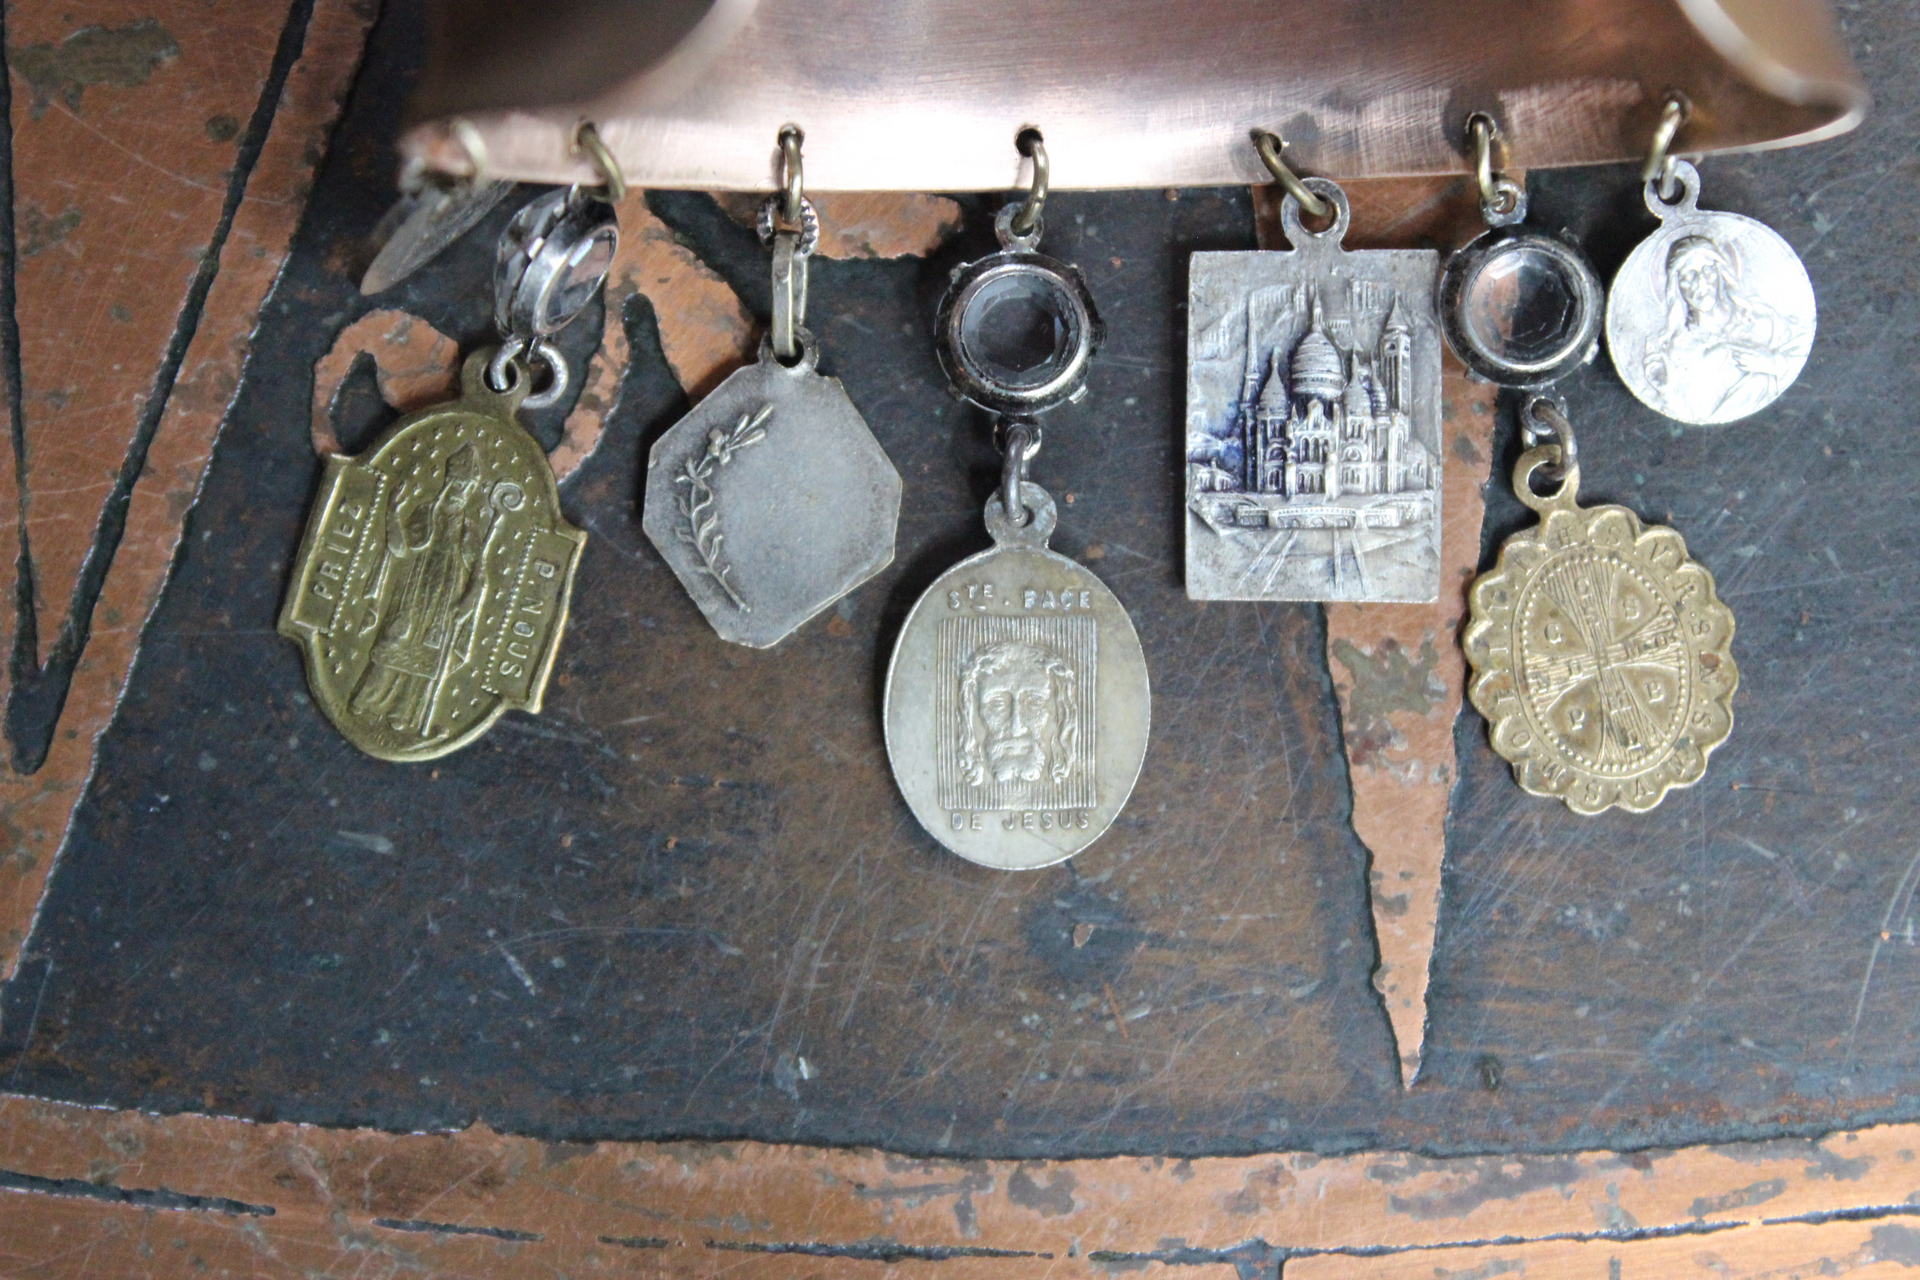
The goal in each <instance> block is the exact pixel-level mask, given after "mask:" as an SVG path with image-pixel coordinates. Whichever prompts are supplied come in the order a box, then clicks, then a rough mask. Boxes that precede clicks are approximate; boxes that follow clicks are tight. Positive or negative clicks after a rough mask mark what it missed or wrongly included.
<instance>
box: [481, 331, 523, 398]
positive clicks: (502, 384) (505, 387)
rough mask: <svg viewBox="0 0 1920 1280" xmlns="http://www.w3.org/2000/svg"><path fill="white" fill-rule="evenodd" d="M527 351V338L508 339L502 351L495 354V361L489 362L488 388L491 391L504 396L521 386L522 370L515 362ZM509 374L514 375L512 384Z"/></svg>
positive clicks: (503, 344)
mask: <svg viewBox="0 0 1920 1280" xmlns="http://www.w3.org/2000/svg"><path fill="white" fill-rule="evenodd" d="M526 349H527V340H526V339H525V338H508V339H507V340H506V341H505V342H502V343H501V344H500V349H499V350H498V351H496V352H494V353H493V359H491V360H489V361H488V362H487V386H488V387H489V388H490V389H492V390H494V391H498V392H501V393H503V394H504V393H505V392H508V391H511V390H513V389H514V388H515V387H517V386H519V385H520V376H521V375H520V369H519V367H518V366H516V365H515V364H514V361H515V360H516V359H518V358H519V356H520V354H521V353H522V352H524V351H525V350H526ZM509 373H511V374H513V380H512V381H511V382H509V381H508V380H507V375H508V374H509Z"/></svg>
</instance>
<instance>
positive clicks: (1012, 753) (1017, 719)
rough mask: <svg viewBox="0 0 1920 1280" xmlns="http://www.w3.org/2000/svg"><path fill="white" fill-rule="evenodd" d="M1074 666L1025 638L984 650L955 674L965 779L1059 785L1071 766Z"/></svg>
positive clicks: (962, 766) (975, 781) (977, 782)
mask: <svg viewBox="0 0 1920 1280" xmlns="http://www.w3.org/2000/svg"><path fill="white" fill-rule="evenodd" d="M1073 680H1074V673H1073V668H1072V667H1070V666H1069V665H1067V663H1066V661H1065V660H1064V659H1063V658H1061V657H1060V656H1059V655H1058V654H1057V653H1055V652H1053V651H1052V650H1051V649H1048V648H1045V647H1044V646H1041V645H1037V644H1032V643H1029V642H1027V641H1024V640H1006V641H1002V642H1001V643H999V644H993V645H988V646H987V647H985V648H983V649H981V650H979V651H978V652H976V653H975V654H974V655H973V656H972V657H971V658H969V659H968V660H967V663H966V666H965V667H964V668H963V670H962V671H961V676H960V702H961V711H962V715H963V718H964V724H963V726H962V732H961V742H960V767H961V769H962V771H963V772H964V773H965V774H966V777H967V781H968V782H969V783H970V784H972V785H974V786H981V785H984V784H985V783H986V781H987V779H988V776H989V775H991V777H992V780H993V781H995V782H1010V783H1036V782H1041V781H1048V780H1050V781H1053V782H1060V781H1063V780H1064V779H1065V778H1066V776H1067V775H1068V773H1070V772H1071V771H1072V768H1073V747H1074V743H1073V732H1074V731H1073V720H1074V716H1073V711H1074V690H1073Z"/></svg>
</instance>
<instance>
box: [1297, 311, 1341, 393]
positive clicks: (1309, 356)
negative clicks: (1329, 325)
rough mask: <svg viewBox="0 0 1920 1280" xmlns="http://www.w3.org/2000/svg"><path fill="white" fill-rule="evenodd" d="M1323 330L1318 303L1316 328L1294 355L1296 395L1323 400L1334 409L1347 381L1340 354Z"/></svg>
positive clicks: (1314, 327)
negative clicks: (1332, 405)
mask: <svg viewBox="0 0 1920 1280" xmlns="http://www.w3.org/2000/svg"><path fill="white" fill-rule="evenodd" d="M1320 326H1321V320H1320V306H1319V304H1318V303H1315V304H1314V308H1313V328H1312V330H1311V331H1310V332H1309V333H1308V334H1307V336H1306V337H1304V338H1302V339H1300V345H1299V346H1298V347H1296V348H1295V349H1294V352H1293V394H1294V396H1295V397H1296V398H1298V399H1302V400H1323V401H1325V402H1326V403H1327V404H1329V405H1331V404H1333V403H1334V402H1335V401H1336V400H1338V399H1339V398H1340V393H1341V392H1342V391H1344V390H1346V387H1347V379H1346V373H1345V371H1344V370H1343V369H1342V368H1341V367H1340V366H1341V363H1342V361H1341V359H1340V352H1339V350H1338V349H1337V348H1336V347H1335V346H1334V345H1333V340H1332V339H1331V338H1329V337H1327V335H1326V334H1325V333H1323V332H1322V331H1321V327H1320Z"/></svg>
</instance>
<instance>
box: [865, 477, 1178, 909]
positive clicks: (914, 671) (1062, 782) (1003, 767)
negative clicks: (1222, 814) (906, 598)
mask: <svg viewBox="0 0 1920 1280" xmlns="http://www.w3.org/2000/svg"><path fill="white" fill-rule="evenodd" d="M1021 495H1022V497H1023V499H1024V501H1025V505H1026V506H1027V508H1028V510H1029V511H1030V512H1031V513H1032V518H1031V519H1030V520H1028V521H1027V523H1026V524H1025V525H1022V526H1016V525H1014V524H1013V522H1012V521H1011V520H1009V519H1008V518H1007V513H1006V507H1005V505H1004V504H1003V502H1002V500H1001V496H1000V494H999V493H998V492H996V493H995V494H994V496H993V497H992V498H991V499H989V500H988V502H987V509H986V523H987V532H988V533H990V534H992V535H993V541H994V546H993V549H992V550H990V551H983V552H981V553H980V554H979V555H977V556H971V557H969V558H968V559H965V560H962V561H961V562H960V563H959V564H957V565H955V566H953V568H951V569H949V570H947V572H946V573H944V574H942V575H941V576H940V578H939V579H938V580H937V581H935V582H934V584H933V585H932V586H931V587H929V588H927V591H926V594H924V595H922V596H921V597H920V599H919V601H918V602H917V603H915V605H914V606H913V612H912V613H910V614H908V615H907V622H906V625H905V626H904V627H903V628H901V631H900V640H899V642H898V643H897V644H896V645H895V646H894V650H893V664H892V666H891V667H890V668H889V670H888V672H887V700H886V712H885V718H886V734H887V755H888V757H889V759H890V760H891V761H892V763H893V775H894V778H895V779H896V780H897V781H898V783H899V785H900V792H901V794H902V795H903V796H905V797H906V801H907V806H908V807H909V808H911V809H912V810H913V815H914V817H916V818H918V819H919V820H920V823H921V825H922V826H924V827H926V829H927V830H928V831H930V832H932V833H933V835H934V837H935V838H936V839H937V840H939V841H940V843H941V844H944V845H945V846H946V847H947V848H949V849H951V850H953V851H954V852H955V853H957V854H959V855H960V856H961V857H963V858H965V859H967V860H968V861H970V862H977V863H979V864H981V865H982V866H987V867H998V868H1001V869H1003V870H1009V871H1014V870H1025V869H1029V868H1034V867H1047V866H1052V865H1053V864H1054V863H1056V862H1063V861H1065V860H1066V859H1068V858H1071V857H1072V856H1073V855H1074V854H1076V853H1078V852H1080V851H1081V850H1082V849H1084V848H1086V847H1087V846H1088V845H1090V844H1092V843H1093V842H1094V841H1095V840H1097V839H1099V837H1100V835H1101V833H1102V832H1104V831H1105V830H1106V829H1107V828H1108V827H1109V826H1110V825H1112V823H1113V820H1114V819H1115V818H1116V817H1118V816H1119V813H1120V810H1121V809H1122V808H1123V807H1125V805H1126V803H1127V797H1128V796H1129V795H1130V794H1131V793H1132V791H1133V784H1134V780H1135V779H1136V778H1138V777H1139V775H1140V763H1141V761H1142V759H1143V758H1144V757H1145V756H1146V751H1147V727H1148V719H1149V715H1150V703H1149V691H1148V686H1147V661H1146V655H1145V654H1144V653H1143V652H1142V651H1141V648H1140V638H1139V636H1137V635H1136V634H1135V633H1134V630H1133V623H1132V621H1131V620H1130V619H1129V618H1128V617H1127V611H1126V609H1125V608H1124V607H1123V606H1122V605H1121V604H1120V601H1119V600H1118V599H1116V598H1115V597H1114V594H1113V593H1112V592H1111V591H1109V590H1107V588H1106V586H1105V584H1103V583H1102V582H1101V581H1100V579H1098V578H1096V577H1095V576H1094V575H1093V574H1092V573H1090V572H1089V571H1088V570H1086V569H1085V568H1083V567H1082V566H1080V565H1079V564H1076V563H1075V562H1074V561H1072V560H1069V559H1067V557H1065V556H1063V555H1059V554H1057V553H1055V552H1053V551H1050V550H1048V549H1047V539H1048V537H1049V536H1050V535H1051V534H1052V532H1053V529H1054V525H1055V523H1056V521H1057V520H1058V512H1057V510H1056V509H1055V507H1054V503H1053V499H1052V497H1051V496H1049V495H1048V493H1047V491H1046V490H1045V489H1043V488H1041V487H1040V486H1039V485H1036V484H1033V483H1031V482H1029V483H1026V484H1024V485H1022V488H1021Z"/></svg>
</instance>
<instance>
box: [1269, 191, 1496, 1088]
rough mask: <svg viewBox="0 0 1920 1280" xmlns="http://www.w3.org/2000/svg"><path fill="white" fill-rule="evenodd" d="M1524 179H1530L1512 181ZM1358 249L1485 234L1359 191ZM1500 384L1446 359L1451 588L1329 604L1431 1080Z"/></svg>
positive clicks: (1360, 830) (1470, 215)
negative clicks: (1437, 977) (1430, 1037)
mask: <svg viewBox="0 0 1920 1280" xmlns="http://www.w3.org/2000/svg"><path fill="white" fill-rule="evenodd" d="M1511 176H1512V177H1514V178H1515V180H1524V177H1523V175H1520V174H1517V173H1516V174H1513V175H1511ZM1278 192H1279V188H1278V187H1277V186H1267V187H1261V188H1257V189H1256V190H1255V191H1254V220H1255V226H1256V228H1257V231H1258V234H1259V237H1260V244H1261V247H1263V248H1281V247H1284V238H1283V236H1282V234H1281V231H1280V221H1279V216H1278V213H1279V204H1278V200H1277V195H1278ZM1348 199H1349V202H1350V204H1351V207H1352V210H1353V224H1352V227H1351V228H1350V229H1349V231H1348V232H1347V244H1348V245H1349V246H1350V247H1352V248H1359V249H1365V248H1395V247H1401V246H1406V245H1422V246H1432V247H1435V248H1438V249H1440V250H1441V251H1442V252H1450V251H1452V250H1453V249H1455V248H1458V247H1459V246H1460V245H1461V244H1464V243H1465V242H1466V241H1467V240H1468V239H1470V238H1472V237H1473V236H1474V235H1476V234H1478V232H1479V231H1480V230H1482V229H1483V227H1482V225H1481V223H1480V222H1479V219H1478V206H1477V204H1476V203H1475V199H1474V192H1473V189H1472V188H1471V187H1470V186H1469V185H1468V184H1467V183H1466V182H1465V181H1463V180H1454V179H1445V178H1437V179H1406V180H1402V181H1394V182H1362V183H1354V184H1352V189H1351V191H1350V192H1349V195H1348ZM1494 390H1495V389H1494V388H1492V387H1489V386H1485V385H1482V384H1477V383H1474V382H1472V381H1471V380H1470V379H1468V377H1467V376H1466V371H1465V370H1464V369H1463V368H1462V367H1461V365H1460V362H1459V361H1457V360H1455V359H1454V358H1453V356H1452V354H1451V353H1447V354H1445V355H1444V357H1443V359H1442V383H1441V395H1442V401H1441V408H1440V434H1441V442H1440V448H1441V457H1442V469H1441V495H1440V498H1441V501H1440V519H1441V531H1440V594H1439V597H1438V598H1437V599H1436V600H1435V601H1434V603H1432V604H1429V605H1352V604H1330V605H1328V606H1327V607H1326V614H1327V667H1328V670H1329V671H1330V672H1331V673H1332V675H1333V687H1334V692H1335V693H1336V694H1337V695H1338V697H1339V699H1340V738H1341V744H1342V746H1343V747H1344V749H1345V751H1346V756H1347V776H1348V779H1349V781H1350V783H1351V784H1352V787H1353V829H1354V832H1355V833H1356V834H1357V835H1358V836H1359V837H1360V839H1361V840H1363V841H1364V842H1365V843H1366V846H1367V852H1368V855H1369V865H1368V868H1367V884H1368V892H1369V902H1370V905H1371V907H1372V911H1373V933H1374V940H1375V943H1376V945H1377V946H1378V947H1379V963H1378V966H1377V967H1376V968H1375V969H1374V974H1373V983H1374V986H1375V987H1376V988H1377V989H1378V990H1379V992H1380V998H1381V1000H1382V1001H1383V1002H1384V1003H1385V1005H1386V1011H1387V1017H1388V1020H1389V1022H1390V1024H1391V1025H1392V1027H1393V1039H1394V1053H1395V1056H1396V1057H1397V1058H1398V1059H1399V1063H1400V1079H1401V1082H1402V1083H1403V1084H1404V1085H1406V1086H1407V1087H1408V1088H1411V1087H1412V1086H1413V1082H1414V1079H1415V1077H1417V1076H1418V1075H1419V1072H1420V1057H1421V1051H1422V1048H1423V1046H1424V1042H1425V1039H1426V1031H1427V982H1428V972H1429V966H1430V964H1431V963H1432V960H1433V941H1434V931H1435V929H1436V928H1437V926H1438V924H1439V917H1440V868H1441V864H1442V862H1443V860H1444V851H1445V848H1446V825H1447V806H1448V801H1449V799H1450V797H1451V796H1452V794H1453V784H1454V780H1455V778H1456V777H1457V771H1456V769H1455V764H1454V744H1453V736H1454V721H1455V719H1456V717H1457V716H1458V715H1459V712H1460V705H1461V698H1462V696H1463V695H1464V693H1465V689H1466V662H1465V660H1464V658H1463V657H1462V655H1461V652H1460V647H1459V644H1458V637H1459V632H1460V626H1461V621H1462V619H1463V618H1464V617H1465V615H1466V606H1467V599H1466V590H1467V586H1468V584H1469V583H1471V582H1472V581H1473V577H1474V574H1475V573H1476V572H1477V571H1478V568H1479V563H1480V525H1481V520H1482V517H1483V516H1484V515H1485V514H1486V504H1485V499H1484V498H1483V496H1482V493H1481V490H1482V488H1483V487H1484V486H1485V484H1486V481H1487V462H1488V457H1489V455H1490V453H1491V450H1492V446H1493V436H1494V402H1495V394H1494Z"/></svg>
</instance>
